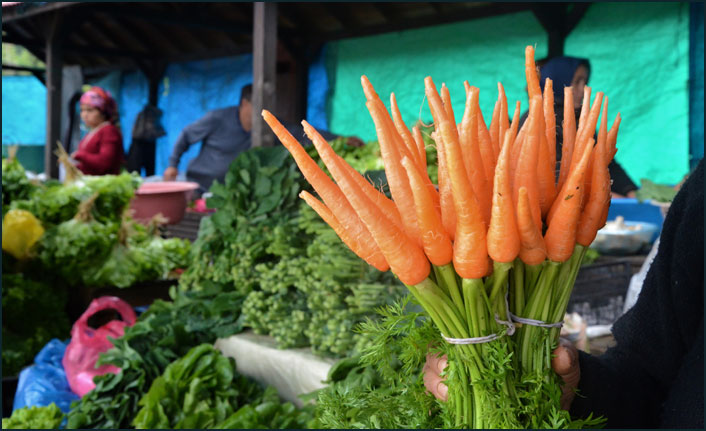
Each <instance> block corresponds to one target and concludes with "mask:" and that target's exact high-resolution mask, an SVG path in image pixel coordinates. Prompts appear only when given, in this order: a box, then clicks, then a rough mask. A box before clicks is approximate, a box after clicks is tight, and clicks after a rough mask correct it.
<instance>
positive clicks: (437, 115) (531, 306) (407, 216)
mask: <svg viewBox="0 0 706 431" xmlns="http://www.w3.org/2000/svg"><path fill="white" fill-rule="evenodd" d="M525 75H526V80H527V88H528V94H529V100H530V105H529V116H528V118H527V121H526V122H525V123H524V125H523V126H522V127H521V128H519V127H518V126H519V117H520V102H517V103H516V105H515V109H514V114H513V118H512V122H510V121H509V116H508V104H507V99H506V96H505V92H504V89H503V86H502V85H501V84H498V93H499V94H498V100H497V102H496V104H495V109H494V111H493V115H492V118H491V121H490V125H489V127H488V126H486V122H485V121H484V119H483V115H482V113H481V110H480V108H479V104H478V94H479V90H478V89H477V88H475V87H472V86H470V85H469V84H468V82H465V83H464V84H465V89H466V103H465V111H464V112H463V116H462V117H461V120H460V122H458V123H457V120H456V118H455V117H454V112H453V110H452V108H451V99H450V93H449V90H448V88H447V87H446V86H445V85H442V87H441V91H440V92H439V91H438V90H437V88H436V86H435V85H434V82H433V81H432V79H431V78H430V77H427V78H426V79H425V82H424V84H425V95H426V98H427V99H428V101H429V107H430V110H431V113H432V117H433V119H434V126H435V130H434V132H433V133H432V135H431V137H432V138H433V140H434V142H435V143H436V150H437V152H438V171H439V180H438V183H439V184H438V188H437V187H436V186H435V185H434V184H432V182H431V181H430V179H429V176H428V175H427V165H426V150H425V148H424V143H423V140H422V134H421V132H420V130H419V129H418V128H417V127H413V128H412V130H411V131H410V129H409V128H408V127H407V126H406V125H405V123H404V122H403V120H402V116H401V114H400V111H399V108H398V106H397V102H396V99H395V96H394V94H392V95H391V97H390V107H391V115H390V113H389V112H388V110H387V108H386V107H385V105H384V103H383V101H382V100H381V99H380V97H379V96H378V94H377V93H376V92H375V89H374V88H373V86H372V84H371V83H370V81H369V80H368V79H367V77H365V76H363V77H362V78H361V81H362V86H363V90H364V93H365V96H366V106H367V108H368V110H369V112H370V115H371V117H372V119H373V122H374V123H375V129H376V132H377V136H378V138H379V141H380V148H381V155H382V158H383V161H384V164H385V172H386V175H387V180H388V184H389V188H390V193H391V195H392V199H389V198H387V197H386V196H385V195H384V194H383V193H381V192H380V191H379V190H378V189H376V188H375V187H374V186H373V185H371V184H370V183H369V182H368V181H367V180H366V179H365V178H364V177H363V176H362V175H361V174H360V173H358V172H357V171H355V170H354V169H353V168H351V167H350V166H349V165H348V164H347V163H345V162H344V161H343V159H342V158H341V157H339V156H338V155H337V154H336V153H335V152H334V151H333V150H332V149H331V147H330V146H329V145H328V143H327V142H326V140H325V139H323V138H322V137H321V135H319V133H318V132H317V131H316V130H315V129H314V128H313V127H312V126H311V125H309V124H308V123H307V122H306V121H303V122H302V124H303V126H304V130H305V132H306V134H307V136H308V137H309V138H310V139H311V140H312V142H313V143H314V145H315V147H316V149H317V151H318V154H319V155H320V157H321V159H322V160H323V161H324V163H325V165H326V166H327V168H328V170H329V172H330V173H331V176H332V177H333V180H332V179H331V178H329V176H327V175H326V174H325V173H324V172H323V171H322V170H321V169H320V168H319V167H318V165H317V164H316V162H315V161H314V160H313V159H311V158H310V157H309V155H308V154H307V152H306V151H305V150H304V149H303V147H302V146H301V145H300V144H299V143H298V142H297V141H296V139H295V138H293V137H292V136H291V135H290V134H289V132H288V131H287V130H286V129H285V128H284V127H283V126H282V125H281V124H280V123H279V121H278V120H277V119H276V118H275V117H274V116H273V115H272V114H270V113H269V112H267V111H263V113H262V115H263V117H264V119H265V121H266V122H267V123H268V124H269V125H270V127H271V128H272V130H273V131H274V133H275V134H276V135H277V136H278V138H279V139H280V141H281V142H282V143H283V144H284V145H285V147H286V148H287V149H288V150H289V151H290V153H291V154H292V156H293V157H294V159H295V161H296V163H297V165H298V166H299V168H300V170H301V172H302V173H303V175H304V176H305V177H306V179H307V180H308V181H309V183H310V184H311V185H312V186H313V188H314V190H315V191H316V193H317V194H318V195H319V197H320V198H321V200H319V199H317V198H315V197H314V196H313V195H311V194H309V193H307V192H305V191H304V192H302V193H301V195H300V196H301V197H302V198H303V199H304V200H305V201H306V202H307V203H308V204H309V205H310V206H311V207H312V208H313V209H314V210H315V211H316V212H317V213H318V214H319V215H320V216H321V217H322V218H323V219H324V220H325V221H326V222H327V223H328V224H329V225H330V226H331V227H332V228H333V229H334V230H335V231H336V233H337V234H338V235H339V236H340V238H341V239H342V240H343V242H344V243H345V244H346V245H347V246H348V247H350V249H351V250H353V251H354V252H355V253H356V254H358V256H360V257H361V258H362V259H364V260H365V261H366V262H368V263H369V264H370V265H373V266H374V267H375V268H377V269H379V270H381V271H386V270H388V269H391V270H392V271H393V272H394V273H395V274H396V275H397V276H398V278H399V279H400V280H401V281H402V282H403V283H405V285H407V287H408V288H409V290H410V292H411V293H412V294H413V295H414V296H415V297H416V298H417V300H418V301H419V302H420V304H421V305H422V306H423V307H424V309H425V310H426V311H427V313H428V314H429V316H430V317H431V319H432V320H433V321H434V323H435V324H436V326H437V328H438V329H439V331H440V332H441V334H442V335H443V337H444V339H445V340H446V342H448V343H451V344H453V345H454V348H453V349H451V350H450V357H449V364H450V367H451V372H450V374H449V376H450V377H449V379H450V380H449V403H448V408H449V409H451V411H452V415H453V417H454V418H455V421H454V423H452V424H451V425H454V426H470V427H474V428H488V427H493V428H494V427H501V428H518V427H525V426H535V427H536V426H541V425H542V424H545V422H542V421H543V420H544V419H546V418H543V416H546V415H549V414H551V408H548V409H547V411H542V412H529V413H528V411H527V405H528V403H536V400H528V398H527V397H528V396H529V395H528V394H529V393H532V392H533V390H532V388H529V389H528V388H526V387H525V386H526V384H525V383H522V382H528V381H532V379H533V378H534V379H535V380H536V381H537V382H541V381H546V380H547V377H546V376H547V375H548V373H549V372H550V371H549V362H550V355H551V348H552V347H553V346H555V344H556V339H557V337H558V329H557V328H554V327H549V328H547V327H545V326H541V325H540V326H536V325H533V324H527V323H525V324H518V323H516V322H517V318H518V317H519V318H520V320H523V319H522V318H524V319H525V321H526V319H532V320H533V321H538V322H542V323H554V322H557V321H560V320H561V319H562V318H563V315H564V313H565V311H566V307H567V304H568V299H569V296H570V293H571V288H572V286H573V283H574V281H575V278H576V274H577V272H578V268H579V265H580V262H581V259H582V257H583V254H584V251H585V248H586V247H587V246H588V245H589V244H590V243H591V242H592V241H593V239H594V238H595V236H596V232H597V230H598V229H599V228H601V227H602V226H603V225H604V224H605V221H606V217H607V213H608V205H609V203H610V176H609V173H608V163H609V162H610V160H611V159H612V157H613V155H614V154H615V152H616V148H615V145H616V136H617V131H618V127H619V124H620V116H619V115H618V116H617V117H616V120H615V122H614V123H613V126H612V127H611V129H610V130H607V120H606V118H607V106H608V100H607V98H605V100H604V96H603V94H602V93H600V92H599V93H598V94H597V95H596V96H595V99H594V102H593V104H592V105H591V104H590V96H591V89H590V88H588V87H587V88H586V89H585V94H584V98H583V106H582V110H581V115H580V118H579V121H578V125H577V124H576V121H575V118H574V111H573V92H572V89H571V88H566V89H565V90H564V94H565V101H564V106H565V109H564V121H563V123H562V125H561V126H562V129H563V136H564V141H563V146H562V152H561V157H560V160H561V163H560V168H559V175H558V176H557V175H556V167H555V166H556V162H555V160H556V141H555V139H556V135H555V133H556V127H557V125H556V124H555V123H556V121H555V113H554V100H553V90H552V82H551V80H549V79H547V80H546V83H545V88H544V94H542V92H541V89H540V83H539V78H538V76H537V69H536V67H535V63H534V50H533V48H532V47H527V48H526V50H525ZM601 107H602V116H601V115H600V114H601ZM599 116H600V117H601V121H600V126H599V132H598V136H597V139H596V140H595V142H594V139H593V136H594V131H595V128H596V126H597V125H598V124H599V123H598V118H599ZM518 128H519V130H518ZM334 180H335V182H334ZM513 319H514V320H515V323H514V324H513ZM516 326H518V327H519V331H518V332H517V333H515V335H513V333H514V329H515V327H516ZM442 343H443V342H442ZM497 364H502V366H500V367H498V366H497ZM491 375H492V378H490V377H489V376H491ZM451 376H454V377H453V379H452V378H451ZM454 379H455V380H454ZM550 383H551V384H554V385H558V383H557V382H556V381H554V380H551V382H550ZM523 385H524V386H523ZM536 392H537V391H536V390H535V391H534V393H536ZM549 407H552V406H549ZM553 407H557V406H553ZM553 407H552V408H553ZM535 410H537V409H536V408H535ZM532 416H534V418H533V417H532Z"/></svg>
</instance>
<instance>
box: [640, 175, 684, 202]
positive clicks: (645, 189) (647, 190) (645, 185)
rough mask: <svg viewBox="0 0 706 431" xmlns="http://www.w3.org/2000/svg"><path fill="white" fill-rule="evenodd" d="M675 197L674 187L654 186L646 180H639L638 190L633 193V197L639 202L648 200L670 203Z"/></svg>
mask: <svg viewBox="0 0 706 431" xmlns="http://www.w3.org/2000/svg"><path fill="white" fill-rule="evenodd" d="M676 195H677V191H676V190H674V187H670V186H668V185H663V184H655V183H653V182H652V181H650V180H648V179H647V178H642V179H641V180H640V189H639V190H638V191H636V192H635V197H637V200H639V201H640V202H643V201H646V200H650V199H651V200H653V201H656V202H671V201H672V200H674V196H676Z"/></svg>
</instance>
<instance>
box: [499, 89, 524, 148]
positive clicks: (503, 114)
mask: <svg viewBox="0 0 706 431" xmlns="http://www.w3.org/2000/svg"><path fill="white" fill-rule="evenodd" d="M498 98H499V99H500V122H499V123H498V145H500V144H502V143H503V139H505V138H504V136H505V131H506V130H508V129H509V128H510V118H509V117H508V112H507V96H505V87H503V85H502V84H501V83H499V82H498ZM518 103H519V102H518ZM514 140H515V135H514V134H513V135H512V141H514ZM496 153H497V154H498V157H500V147H498V148H497V150H496Z"/></svg>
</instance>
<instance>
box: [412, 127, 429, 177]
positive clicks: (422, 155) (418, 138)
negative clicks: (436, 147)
mask: <svg viewBox="0 0 706 431" xmlns="http://www.w3.org/2000/svg"><path fill="white" fill-rule="evenodd" d="M412 135H413V136H414V142H415V143H416V144H417V151H419V160H420V161H421V165H420V166H419V167H420V168H422V169H423V170H424V171H426V169H427V150H426V148H425V147H424V138H423V137H422V132H421V131H420V130H419V127H417V126H414V127H412Z"/></svg>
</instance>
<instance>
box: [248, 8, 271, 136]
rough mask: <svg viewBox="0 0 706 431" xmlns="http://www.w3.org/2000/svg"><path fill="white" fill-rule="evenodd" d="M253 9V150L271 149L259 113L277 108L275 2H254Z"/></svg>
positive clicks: (267, 134) (265, 125)
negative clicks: (260, 148) (258, 148)
mask: <svg viewBox="0 0 706 431" xmlns="http://www.w3.org/2000/svg"><path fill="white" fill-rule="evenodd" d="M254 6H255V7H254V10H253V94H252V147H253V148H256V147H271V146H274V143H275V140H274V135H273V134H272V131H271V130H270V128H269V127H268V126H267V124H265V121H264V120H263V119H262V115H261V113H262V110H263V109H267V110H269V111H270V112H274V111H275V108H276V102H277V99H276V93H275V91H276V88H277V74H276V70H275V65H276V61H277V3H265V2H257V3H255V5H254Z"/></svg>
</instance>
